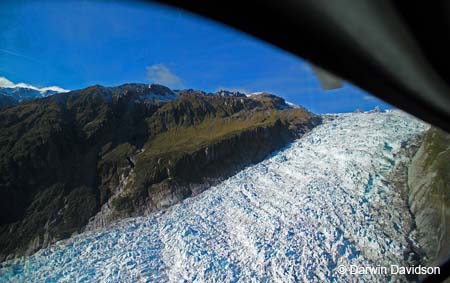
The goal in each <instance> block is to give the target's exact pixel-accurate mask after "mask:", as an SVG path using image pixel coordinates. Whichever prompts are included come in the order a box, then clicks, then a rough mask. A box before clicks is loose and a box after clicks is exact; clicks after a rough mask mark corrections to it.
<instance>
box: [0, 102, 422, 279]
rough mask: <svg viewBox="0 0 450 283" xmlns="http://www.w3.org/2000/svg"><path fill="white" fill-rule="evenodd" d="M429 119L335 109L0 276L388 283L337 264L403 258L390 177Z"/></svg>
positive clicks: (403, 215) (404, 233)
mask: <svg viewBox="0 0 450 283" xmlns="http://www.w3.org/2000/svg"><path fill="white" fill-rule="evenodd" d="M427 128H428V126H427V125H426V124H424V123H422V122H420V121H418V120H416V119H415V118H413V117H411V116H409V115H407V114H404V113H402V112H400V111H389V112H387V113H355V114H339V115H334V116H328V117H327V118H326V119H325V122H324V124H323V125H320V126H318V127H316V128H314V129H313V130H312V131H311V132H310V133H308V134H307V135H305V136H304V137H302V138H301V139H299V140H297V141H295V142H294V143H292V144H291V145H290V146H288V147H287V148H285V149H284V150H281V151H279V152H278V153H276V154H274V155H273V156H271V157H269V158H267V159H266V160H264V161H263V162H261V163H258V164H256V165H254V166H250V167H248V168H246V169H245V170H242V171H241V172H239V173H238V174H236V175H235V176H233V177H231V178H229V179H227V180H225V181H224V182H222V183H221V184H219V185H217V186H215V187H212V188H210V189H209V190H208V191H206V192H204V193H202V194H200V195H198V196H196V197H193V198H189V199H186V200H185V201H183V202H181V203H179V204H177V205H174V206H172V207H171V208H169V209H167V210H166V211H162V212H158V213H156V214H152V215H149V216H146V217H138V218H132V219H128V220H125V221H122V222H119V223H116V224H115V225H113V226H111V227H109V228H107V229H103V230H98V231H93V232H87V233H83V234H80V235H77V236H75V237H73V238H71V239H68V240H66V241H61V242H58V243H56V244H55V245H53V246H51V247H50V248H47V249H44V250H41V251H39V252H38V253H36V254H35V255H33V256H31V257H29V258H26V259H24V260H21V261H18V262H7V263H3V266H2V267H0V281H2V280H5V281H7V282H9V281H11V282H44V281H46V282H47V281H64V282H74V281H80V282H82V281H86V282H355V280H356V281H358V282H386V281H388V277H387V276H388V275H383V274H381V275H370V274H368V275H364V276H361V275H359V276H358V277H357V278H356V277H355V275H351V274H348V273H346V274H339V273H338V272H337V267H338V266H339V265H344V266H347V267H348V266H350V265H359V266H367V267H370V266H373V267H376V266H390V265H391V264H397V265H399V266H406V265H408V262H407V259H406V258H407V256H405V254H406V255H407V253H408V249H409V247H410V245H411V243H412V242H414V238H412V237H411V234H410V230H411V226H412V221H413V220H412V218H411V215H410V213H409V211H408V208H407V205H406V201H405V199H404V194H403V193H404V192H402V191H400V190H399V189H397V188H395V187H394V185H393V184H392V183H391V182H390V180H389V178H388V176H389V175H390V174H391V173H392V171H393V170H394V169H395V167H396V164H397V163H398V162H402V161H405V160H406V159H407V157H406V156H404V155H402V152H403V151H402V150H401V149H402V147H404V146H405V143H408V141H410V140H411V139H412V138H414V137H416V136H417V135H419V134H421V133H423V132H424V131H425V130H426V129H427ZM8 280H9V281H8ZM396 280H398V281H396ZM393 281H395V282H403V281H405V278H403V277H398V278H393Z"/></svg>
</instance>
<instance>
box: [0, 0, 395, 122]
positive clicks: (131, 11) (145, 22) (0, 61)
mask: <svg viewBox="0 0 450 283" xmlns="http://www.w3.org/2000/svg"><path fill="white" fill-rule="evenodd" d="M0 77H5V78H7V79H8V80H10V81H13V82H15V83H19V82H25V83H28V84H31V85H35V86H37V87H44V86H50V85H57V86H60V87H63V88H65V89H78V88H83V87H86V86H89V85H93V84H102V85H106V86H114V85H119V84H122V83H126V82H143V83H151V82H157V83H161V84H165V85H168V86H170V87H172V88H194V89H201V90H205V91H216V90H218V89H222V88H225V89H233V90H243V91H246V92H257V91H267V92H271V93H275V94H277V95H280V96H282V97H284V98H285V99H287V100H288V101H291V102H294V103H297V104H300V105H303V106H305V107H307V108H308V109H310V110H312V111H314V112H316V113H330V112H348V111H353V110H354V109H355V108H361V109H363V110H368V109H372V108H373V107H374V106H376V105H381V106H382V107H383V108H387V107H388V106H387V105H386V104H383V102H381V101H379V100H378V99H376V98H374V97H373V96H371V95H369V94H368V93H366V92H364V91H362V90H360V89H358V88H356V87H354V86H352V85H350V84H348V83H345V84H344V87H343V88H341V89H337V90H331V91H324V90H322V89H321V87H320V85H319V82H318V80H317V78H316V77H315V75H314V74H313V73H312V71H311V69H310V67H309V65H308V64H306V62H305V61H304V60H301V59H299V58H298V57H295V56H293V55H290V54H288V53H286V52H284V51H282V50H280V49H278V48H275V47H273V46H271V45H268V44H266V43H264V42H262V41H260V40H258V39H255V38H253V37H251V36H248V35H245V34H242V33H240V32H238V31H235V30H233V29H231V28H228V27H225V26H223V25H221V24H218V23H215V22H212V21H210V20H206V19H204V18H200V17H198V16H194V15H191V14H189V13H186V12H183V11H181V10H177V9H173V8H167V7H164V6H159V5H155V4H138V3H134V2H125V1H114V2H111V1H110V2H106V1H101V2H99V1H97V2H93V1H78V2H75V1H20V0H19V1H9V0H6V1H5V0H3V1H0Z"/></svg>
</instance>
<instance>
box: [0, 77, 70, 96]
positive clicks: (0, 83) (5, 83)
mask: <svg viewBox="0 0 450 283" xmlns="http://www.w3.org/2000/svg"><path fill="white" fill-rule="evenodd" d="M0 88H11V89H13V88H26V89H32V90H36V91H38V92H40V93H41V94H42V95H43V96H46V95H45V94H47V95H48V94H49V93H50V92H51V94H55V93H62V92H68V91H69V90H66V89H63V88H61V87H59V86H49V87H43V88H39V87H36V86H33V85H30V84H27V83H17V84H16V83H13V82H12V81H10V80H8V79H7V78H5V77H0Z"/></svg>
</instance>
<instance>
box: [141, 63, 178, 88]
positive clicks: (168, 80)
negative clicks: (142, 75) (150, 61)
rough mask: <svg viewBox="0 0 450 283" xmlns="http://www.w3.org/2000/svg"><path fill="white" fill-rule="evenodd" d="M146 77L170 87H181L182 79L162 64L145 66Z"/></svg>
mask: <svg viewBox="0 0 450 283" xmlns="http://www.w3.org/2000/svg"><path fill="white" fill-rule="evenodd" d="M146 69H147V79H148V80H149V81H150V82H152V83H157V84H162V85H165V86H168V87H171V88H178V87H183V81H182V80H181V79H180V78H179V77H178V76H177V75H175V74H174V73H173V72H172V71H171V70H170V69H169V68H167V66H166V65H164V64H155V65H151V66H147V67H146Z"/></svg>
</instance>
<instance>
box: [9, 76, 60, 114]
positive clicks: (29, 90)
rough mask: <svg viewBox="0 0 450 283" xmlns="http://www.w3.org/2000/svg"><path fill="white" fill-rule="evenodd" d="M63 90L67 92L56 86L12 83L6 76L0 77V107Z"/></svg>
mask: <svg viewBox="0 0 450 283" xmlns="http://www.w3.org/2000/svg"><path fill="white" fill-rule="evenodd" d="M64 92H68V90H65V89H63V88H60V87H57V86H51V87H44V88H38V87H35V86H32V85H28V84H24V83H19V84H14V83H12V82H11V81H9V80H7V79H6V78H3V77H0V109H3V108H6V107H10V106H14V105H17V104H19V103H21V102H23V101H29V100H34V99H37V98H43V97H47V96H50V95H54V94H57V93H64Z"/></svg>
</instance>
